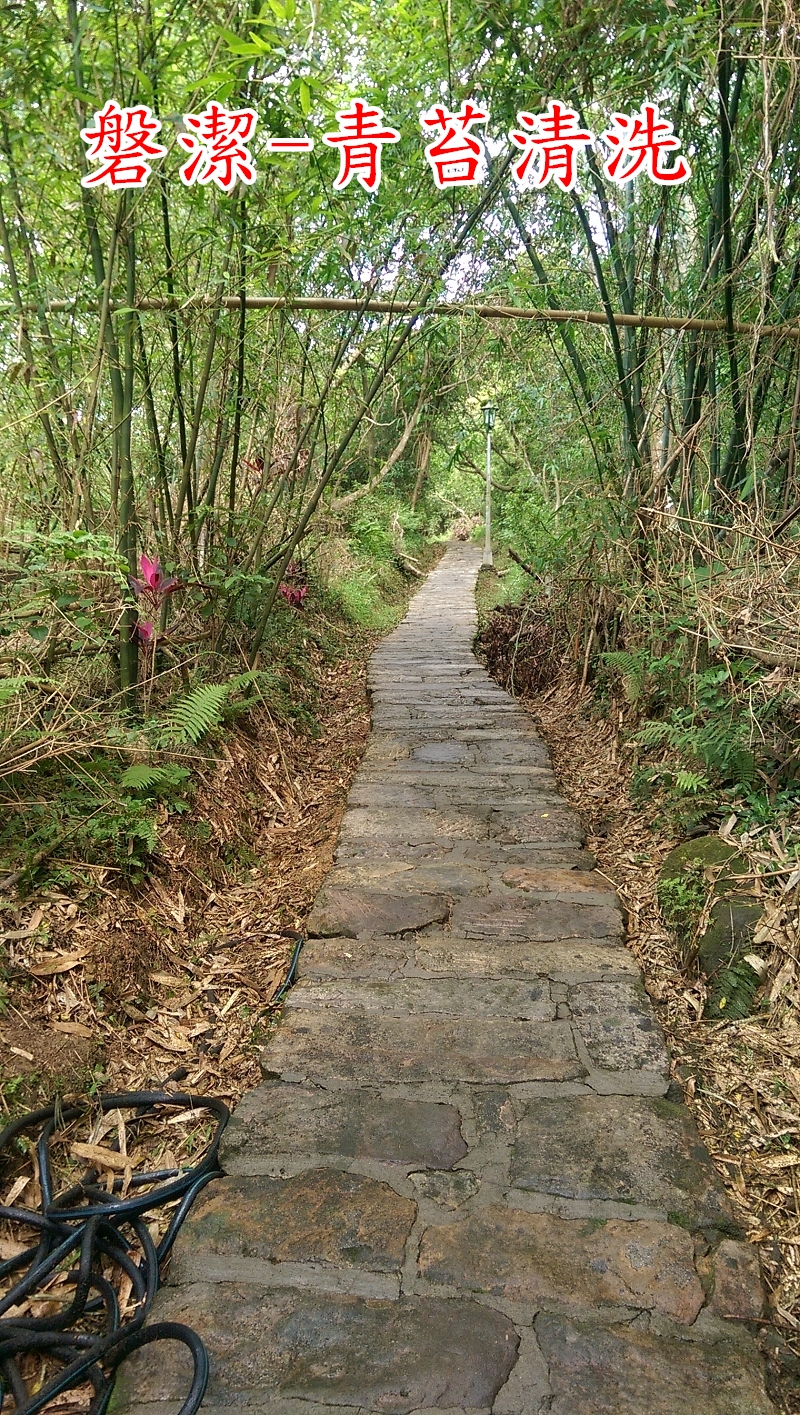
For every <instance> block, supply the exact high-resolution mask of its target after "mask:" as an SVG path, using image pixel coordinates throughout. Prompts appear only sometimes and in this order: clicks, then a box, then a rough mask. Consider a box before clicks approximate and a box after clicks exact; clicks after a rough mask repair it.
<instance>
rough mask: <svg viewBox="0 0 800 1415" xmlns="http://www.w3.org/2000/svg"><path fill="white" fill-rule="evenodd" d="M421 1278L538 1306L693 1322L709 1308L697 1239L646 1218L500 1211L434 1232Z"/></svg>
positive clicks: (424, 1248)
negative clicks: (623, 1310) (625, 1311)
mask: <svg viewBox="0 0 800 1415" xmlns="http://www.w3.org/2000/svg"><path fill="white" fill-rule="evenodd" d="M419 1270H420V1274H421V1276H423V1277H425V1278H427V1279H428V1280H429V1281H430V1282H434V1283H446V1284H447V1285H448V1286H450V1287H459V1288H466V1289H467V1290H468V1291H471V1292H487V1293H491V1294H493V1295H495V1296H502V1297H506V1298H511V1299H513V1300H514V1301H517V1302H525V1303H530V1304H532V1305H533V1306H535V1307H541V1306H543V1305H547V1304H548V1303H556V1304H558V1305H562V1304H565V1305H575V1306H579V1307H596V1308H602V1307H608V1306H622V1307H635V1308H644V1309H646V1310H649V1311H657V1312H661V1313H663V1314H664V1315H665V1316H668V1317H671V1318H672V1319H673V1320H674V1321H676V1322H680V1323H690V1322H693V1321H694V1319H695V1317H696V1316H697V1314H698V1312H699V1311H700V1308H701V1306H702V1304H703V1289H702V1287H701V1285H700V1280H699V1277H698V1275H697V1273H696V1271H695V1267H694V1244H693V1241H692V1237H691V1235H690V1234H688V1233H686V1232H685V1231H684V1230H683V1229H682V1228H679V1227H677V1226H676V1225H674V1224H663V1223H655V1222H652V1221H649V1220H644V1221H641V1220H640V1221H636V1222H625V1221H622V1220H608V1221H607V1222H604V1221H603V1220H591V1219H590V1220H585V1219H575V1220H572V1219H559V1218H553V1217H552V1216H551V1215H550V1214H529V1213H525V1212H524V1211H522V1210H514V1209H508V1208H504V1207H500V1206H495V1207H492V1208H489V1209H486V1210H482V1211H481V1212H479V1213H475V1214H472V1215H470V1216H469V1217H468V1218H466V1219H463V1220H462V1221H461V1222H460V1223H450V1224H447V1225H444V1226H442V1227H438V1228H429V1229H428V1230H427V1231H426V1232H425V1234H424V1235H423V1239H422V1244H421V1247H420V1255H419Z"/></svg>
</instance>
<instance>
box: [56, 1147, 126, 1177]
mask: <svg viewBox="0 0 800 1415" xmlns="http://www.w3.org/2000/svg"><path fill="white" fill-rule="evenodd" d="M70 1154H71V1155H72V1156H73V1157H74V1158H75V1159H78V1160H89V1162H90V1164H93V1165H96V1166H98V1168H100V1169H117V1170H120V1171H122V1170H124V1169H125V1168H127V1166H128V1165H129V1164H130V1160H129V1159H128V1157H127V1155H120V1154H117V1152H116V1151H115V1150H107V1149H106V1148H105V1145H88V1144H85V1143H83V1142H82V1141H80V1140H76V1141H75V1144H74V1145H72V1146H71V1148H70Z"/></svg>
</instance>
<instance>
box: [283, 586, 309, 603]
mask: <svg viewBox="0 0 800 1415" xmlns="http://www.w3.org/2000/svg"><path fill="white" fill-rule="evenodd" d="M278 589H279V591H280V593H281V594H282V595H283V597H284V599H285V600H286V603H287V604H288V605H291V607H292V609H302V607H303V603H304V601H305V597H306V595H307V594H308V585H287V584H286V583H285V582H282V583H281V584H280V585H279V586H278Z"/></svg>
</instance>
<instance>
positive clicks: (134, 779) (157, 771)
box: [120, 762, 191, 791]
mask: <svg viewBox="0 0 800 1415" xmlns="http://www.w3.org/2000/svg"><path fill="white" fill-rule="evenodd" d="M190 776H191V772H190V771H189V769H188V767H185V766H173V765H171V764H170V765H168V766H146V765H145V763H144V762H135V763H134V765H133V766H129V767H127V768H126V770H125V771H123V773H122V776H121V777H120V785H121V786H123V787H125V789H126V790H128V791H152V790H153V789H154V788H155V789H156V790H158V789H159V788H160V787H164V786H180V785H182V783H183V782H184V781H186V780H188V778H189V777H190Z"/></svg>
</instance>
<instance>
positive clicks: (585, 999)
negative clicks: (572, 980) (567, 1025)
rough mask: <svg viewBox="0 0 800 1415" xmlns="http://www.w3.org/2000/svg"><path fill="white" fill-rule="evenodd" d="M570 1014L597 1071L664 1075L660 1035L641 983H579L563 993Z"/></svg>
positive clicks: (663, 1045) (666, 1061)
mask: <svg viewBox="0 0 800 1415" xmlns="http://www.w3.org/2000/svg"><path fill="white" fill-rule="evenodd" d="M568 1001H569V1007H570V1011H571V1013H572V1016H573V1017H574V1019H575V1025H576V1027H577V1029H578V1031H579V1033H580V1035H581V1037H582V1039H583V1043H584V1045H585V1047H586V1050H587V1052H588V1055H589V1057H590V1058H591V1060H592V1062H593V1064H594V1065H595V1066H596V1067H597V1068H598V1070H603V1071H651V1072H655V1073H657V1074H658V1075H664V1076H666V1075H668V1073H669V1058H668V1056H667V1046H666V1042H665V1040H664V1033H663V1032H662V1030H661V1028H660V1027H659V1025H658V1023H657V1022H656V1020H655V1017H654V1015H653V1007H652V1003H651V1002H650V999H649V997H648V996H647V993H646V992H645V990H644V984H643V983H642V981H641V978H637V979H636V980H635V981H634V980H631V979H626V980H625V981H624V982H598V983H580V984H578V986H577V987H575V988H571V989H570V990H569V993H568Z"/></svg>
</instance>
